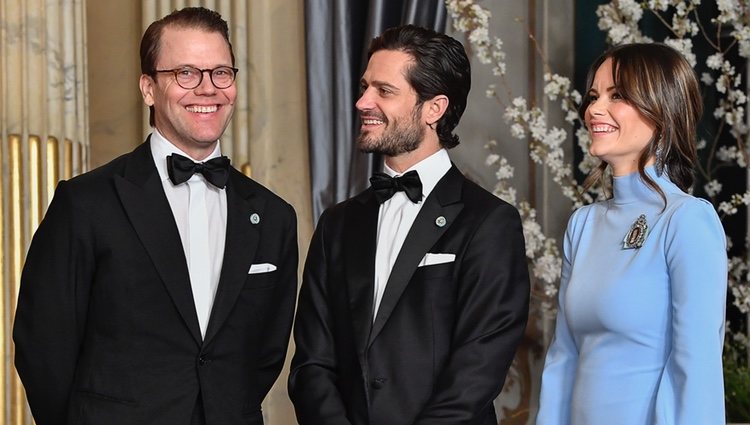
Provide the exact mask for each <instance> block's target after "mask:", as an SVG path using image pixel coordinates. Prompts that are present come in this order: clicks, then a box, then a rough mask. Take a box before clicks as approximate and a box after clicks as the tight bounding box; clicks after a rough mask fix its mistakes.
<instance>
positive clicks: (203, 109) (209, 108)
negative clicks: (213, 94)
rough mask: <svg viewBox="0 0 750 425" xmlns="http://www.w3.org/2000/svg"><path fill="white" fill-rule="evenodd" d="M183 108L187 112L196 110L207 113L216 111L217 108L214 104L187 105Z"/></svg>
mask: <svg viewBox="0 0 750 425" xmlns="http://www.w3.org/2000/svg"><path fill="white" fill-rule="evenodd" d="M185 109H187V110H188V112H198V113H201V114H208V113H210V112H216V110H217V109H219V108H218V107H217V106H216V105H211V106H188V107H187V108H185Z"/></svg>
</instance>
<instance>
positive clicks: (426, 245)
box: [369, 166, 464, 344]
mask: <svg viewBox="0 0 750 425" xmlns="http://www.w3.org/2000/svg"><path fill="white" fill-rule="evenodd" d="M463 179H464V177H463V176H462V175H461V173H460V172H459V171H458V169H457V168H456V167H455V166H453V167H451V169H450V170H448V172H447V173H446V174H445V176H443V178H442V179H440V181H439V182H438V184H437V185H436V186H435V188H434V189H433V190H432V192H431V193H430V196H428V197H427V199H425V201H424V205H423V206H422V208H421V209H420V211H419V214H418V215H417V218H416V219H415V220H414V223H413V224H412V226H411V229H409V233H408V234H407V235H406V239H405V240H404V244H403V246H402V247H401V251H399V253H398V257H396V262H395V263H394V264H393V269H392V270H391V274H390V276H389V278H388V283H387V284H386V287H385V292H384V293H383V299H382V300H381V301H380V307H378V314H377V316H376V317H375V322H374V323H373V325H372V332H370V338H369V343H370V344H371V343H372V341H373V340H374V339H375V338H376V337H377V336H378V334H379V333H380V331H381V330H382V329H383V326H384V325H385V323H386V321H387V320H388V318H389V317H390V315H391V313H392V312H393V309H394V308H395V307H396V304H397V303H398V300H399V298H400V297H401V294H403V292H404V290H405V289H406V286H407V285H408V284H409V281H410V280H411V277H412V275H413V274H414V272H415V271H416V270H417V266H418V265H419V262H420V261H421V260H422V258H423V257H424V255H425V254H426V253H427V252H428V251H429V249H430V248H431V247H432V246H433V245H435V242H437V240H438V239H439V238H440V237H441V236H442V235H443V234H444V233H445V232H446V231H447V230H448V229H449V228H450V227H451V225H452V224H453V222H454V221H455V218H456V217H457V216H458V214H459V213H460V212H461V209H463V203H462V202H461V187H462V184H463ZM440 217H442V219H439V218H440ZM438 223H443V225H440V224H438ZM376 227H377V224H376ZM373 257H374V253H373Z"/></svg>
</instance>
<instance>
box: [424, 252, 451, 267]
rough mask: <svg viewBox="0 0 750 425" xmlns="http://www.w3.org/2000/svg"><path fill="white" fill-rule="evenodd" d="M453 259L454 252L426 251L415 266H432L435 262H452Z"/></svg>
mask: <svg viewBox="0 0 750 425" xmlns="http://www.w3.org/2000/svg"><path fill="white" fill-rule="evenodd" d="M454 261H456V254H431V253H429V252H428V253H427V254H425V255H424V258H422V261H420V262H419V265H418V266H417V267H424V266H434V265H435V264H443V263H452V262H454Z"/></svg>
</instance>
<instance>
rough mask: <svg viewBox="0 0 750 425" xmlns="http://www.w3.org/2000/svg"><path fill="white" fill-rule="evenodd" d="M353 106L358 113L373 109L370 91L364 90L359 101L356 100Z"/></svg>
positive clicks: (373, 104)
mask: <svg viewBox="0 0 750 425" xmlns="http://www.w3.org/2000/svg"><path fill="white" fill-rule="evenodd" d="M354 106H355V107H356V108H357V110H359V111H360V112H361V111H367V110H370V109H374V108H375V103H374V102H373V100H372V94H371V91H370V89H367V90H364V91H363V92H362V94H361V95H360V96H359V99H357V103H355V104H354Z"/></svg>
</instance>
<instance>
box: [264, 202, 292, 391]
mask: <svg viewBox="0 0 750 425" xmlns="http://www.w3.org/2000/svg"><path fill="white" fill-rule="evenodd" d="M286 218H287V223H286V228H285V229H284V232H283V233H282V234H281V235H280V236H281V237H282V238H283V239H284V244H283V248H282V250H283V251H282V252H283V257H282V258H283V263H281V264H280V265H279V266H278V268H277V270H278V271H279V272H280V273H281V277H280V278H279V285H278V286H277V287H276V289H275V290H276V294H274V296H275V299H274V302H273V305H274V308H275V310H276V313H275V314H274V315H271V316H270V317H271V319H270V320H269V323H266V325H265V327H264V332H265V335H264V337H263V338H262V339H261V341H263V345H262V347H260V349H259V353H260V354H259V359H260V362H259V367H258V368H259V381H260V382H259V384H260V385H259V388H260V389H259V393H260V394H267V393H268V391H270V390H271V386H273V383H274V382H275V381H276V379H277V378H278V377H279V373H281V369H282V367H283V366H284V361H285V360H286V352H287V348H288V347H289V334H290V333H291V329H292V322H293V320H294V304H295V301H296V299H297V264H298V259H299V251H298V249H297V216H296V214H295V212H294V209H293V208H292V207H291V206H289V209H288V212H287V214H286Z"/></svg>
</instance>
